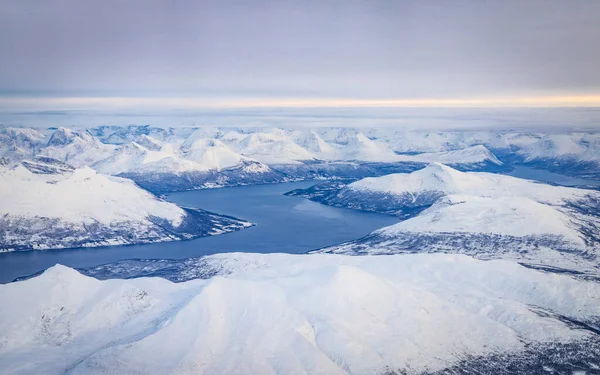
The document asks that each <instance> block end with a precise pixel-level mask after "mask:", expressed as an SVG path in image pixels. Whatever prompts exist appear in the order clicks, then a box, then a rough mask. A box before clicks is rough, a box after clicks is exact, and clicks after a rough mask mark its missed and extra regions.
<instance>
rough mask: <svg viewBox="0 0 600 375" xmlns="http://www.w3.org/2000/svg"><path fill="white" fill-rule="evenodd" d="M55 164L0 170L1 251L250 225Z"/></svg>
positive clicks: (163, 237) (176, 236) (183, 235)
mask: <svg viewBox="0 0 600 375" xmlns="http://www.w3.org/2000/svg"><path fill="white" fill-rule="evenodd" d="M67 167H68V166H66V167H65V164H60V163H57V162H56V161H55V160H54V159H50V160H45V159H36V160H33V161H25V162H23V163H22V164H21V165H19V166H17V167H16V168H9V167H6V166H5V167H0V181H2V183H0V196H2V204H1V205H0V250H2V251H15V250H32V249H49V248H67V247H81V246H103V245H118V244H134V243H145V242H158V241H173V240H181V239H187V238H193V237H198V236H207V235H213V234H219V233H224V232H228V231H232V230H237V229H241V228H244V227H246V226H249V225H250V223H247V222H244V221H240V220H237V219H234V218H230V217H225V216H220V215H216V214H212V213H209V212H205V211H201V210H191V209H183V208H180V207H178V206H176V205H175V204H172V203H169V202H165V201H162V200H159V199H157V198H156V197H154V196H153V195H152V194H150V193H148V192H146V191H144V190H143V189H140V188H139V187H137V186H136V185H135V184H134V183H133V182H132V181H130V180H127V179H123V178H117V177H111V176H106V175H102V174H98V173H97V172H96V171H94V170H93V169H91V168H89V167H83V168H80V169H75V170H73V169H72V168H71V169H69V168H67Z"/></svg>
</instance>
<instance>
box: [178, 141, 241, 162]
mask: <svg viewBox="0 0 600 375" xmlns="http://www.w3.org/2000/svg"><path fill="white" fill-rule="evenodd" d="M181 151H182V153H183V156H184V157H185V158H186V159H188V160H192V161H194V162H196V163H199V164H200V165H203V166H205V167H206V168H207V169H216V170H221V169H224V168H228V167H232V166H234V165H238V164H240V163H243V162H247V161H252V159H250V158H247V157H245V156H243V155H241V154H239V153H237V152H235V151H234V150H233V149H231V148H230V147H229V146H227V145H226V144H225V143H223V142H221V141H219V140H218V139H210V138H196V137H194V138H188V139H187V140H186V141H185V142H184V143H183V145H182V146H181Z"/></svg>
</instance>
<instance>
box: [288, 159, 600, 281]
mask: <svg viewBox="0 0 600 375" xmlns="http://www.w3.org/2000/svg"><path fill="white" fill-rule="evenodd" d="M288 194H289V195H298V196H304V197H307V198H310V199H312V200H315V201H318V202H322V203H325V204H329V205H334V206H338V207H347V208H353V209H360V210H367V211H376V212H383V213H388V214H394V215H397V216H398V217H399V218H401V219H404V221H402V222H400V223H398V224H395V225H393V226H390V227H387V228H382V229H380V230H377V231H375V232H373V233H372V234H370V235H368V236H367V237H365V238H362V239H359V240H356V241H353V242H350V243H348V244H341V245H337V246H333V247H331V248H327V249H323V250H320V251H321V252H335V253H351V254H359V253H360V254H363V253H369V254H388V253H395V252H414V251H426V252H438V251H439V252H453V253H456V252H459V253H467V254H473V255H476V256H478V257H481V258H511V259H518V260H522V261H526V262H528V263H532V264H544V265H548V266H555V267H564V268H569V269H572V270H587V271H590V272H592V273H593V272H597V271H598V269H600V236H598V232H597V229H596V228H598V227H599V226H600V192H597V191H593V190H585V189H575V188H566V187H559V186H551V185H547V184H542V183H536V182H534V181H530V180H523V179H518V178H514V177H510V176H505V175H499V174H492V173H483V172H460V171H457V170H455V169H452V168H450V167H448V166H445V165H442V164H439V163H435V164H431V165H429V166H428V167H426V168H424V169H421V170H419V171H416V172H413V173H410V174H407V173H400V174H391V175H387V176H383V177H375V178H365V179H362V180H359V181H356V182H354V183H351V184H349V185H343V184H338V185H337V186H335V185H331V184H330V185H326V186H325V187H319V186H315V187H312V188H309V189H305V190H299V191H294V192H290V193H288Z"/></svg>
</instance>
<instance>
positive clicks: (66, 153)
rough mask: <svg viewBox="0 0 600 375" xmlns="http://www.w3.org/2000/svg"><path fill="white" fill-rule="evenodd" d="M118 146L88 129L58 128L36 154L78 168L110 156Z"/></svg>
mask: <svg viewBox="0 0 600 375" xmlns="http://www.w3.org/2000/svg"><path fill="white" fill-rule="evenodd" d="M115 149H116V147H115V146H113V145H110V144H105V143H102V142H100V140H98V139H97V138H95V137H94V136H92V135H91V134H90V133H88V132H87V131H83V130H81V131H79V130H71V129H67V128H58V129H57V130H56V131H55V132H54V133H53V134H52V136H51V137H50V140H49V141H48V144H47V146H46V147H44V148H42V149H40V150H39V151H38V152H36V153H35V155H36V156H42V157H48V158H52V159H57V160H60V161H63V162H66V163H69V164H71V165H72V166H74V167H76V168H78V167H83V166H89V165H91V164H94V163H96V162H98V161H100V160H104V159H106V158H108V157H110V156H111V155H112V154H113V153H114V151H115Z"/></svg>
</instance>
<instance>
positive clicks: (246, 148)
mask: <svg viewBox="0 0 600 375" xmlns="http://www.w3.org/2000/svg"><path fill="white" fill-rule="evenodd" d="M231 146H232V147H234V148H235V149H236V150H237V151H238V152H239V153H241V154H242V155H245V156H247V157H249V158H252V159H256V160H258V161H260V162H262V163H266V164H298V163H299V162H300V161H303V160H312V159H315V156H314V155H313V154H311V153H310V152H309V151H308V150H306V149H304V148H302V147H300V146H299V145H297V144H296V143H294V142H293V141H292V140H291V138H290V137H289V136H286V135H285V134H278V133H262V132H259V133H252V134H249V135H247V136H246V137H245V138H243V139H242V140H240V141H238V142H235V143H231Z"/></svg>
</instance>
